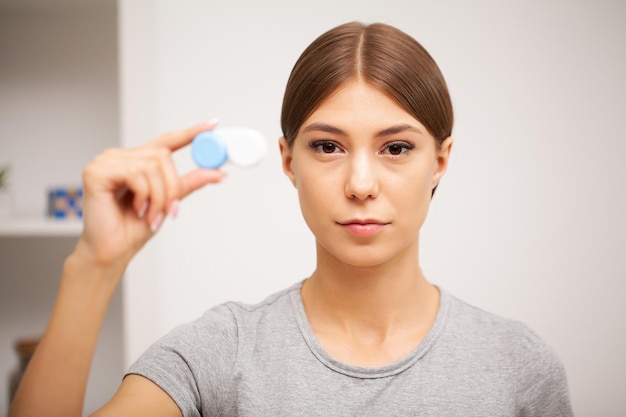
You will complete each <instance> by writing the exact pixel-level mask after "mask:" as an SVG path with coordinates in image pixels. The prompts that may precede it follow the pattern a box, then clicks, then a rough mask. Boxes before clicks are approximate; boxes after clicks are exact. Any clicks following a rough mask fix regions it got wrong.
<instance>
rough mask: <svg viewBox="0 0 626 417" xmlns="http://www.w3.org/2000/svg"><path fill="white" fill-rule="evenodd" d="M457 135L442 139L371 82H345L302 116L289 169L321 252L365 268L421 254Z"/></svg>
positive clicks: (287, 151) (286, 163) (285, 149)
mask: <svg viewBox="0 0 626 417" xmlns="http://www.w3.org/2000/svg"><path fill="white" fill-rule="evenodd" d="M451 143H452V142H451V139H450V138H448V139H447V140H446V141H444V143H443V145H442V146H441V147H437V145H436V143H435V139H434V138H433V137H432V136H431V135H430V134H429V133H428V131H427V130H426V128H425V127H424V126H423V125H422V124H421V123H420V122H419V121H418V120H417V119H415V118H414V117H413V116H412V115H411V114H410V113H408V112H407V111H406V110H404V109H403V108H402V107H400V106H399V105H398V104H396V102H395V101H393V100H392V99H390V98H389V97H387V96H386V95H385V94H384V93H382V92H381V91H380V90H378V89H376V88H374V87H372V86H371V85H370V84H367V83H366V82H364V81H356V80H354V81H350V82H347V83H346V84H344V85H342V86H341V87H340V88H339V89H338V90H337V91H336V92H335V93H334V94H332V95H331V96H330V97H329V98H328V99H327V100H326V101H325V102H323V103H322V105H321V106H319V108H318V109H317V110H316V111H315V112H314V113H313V114H311V116H310V117H309V118H308V119H307V120H306V121H305V122H304V123H303V125H302V127H301V128H300V131H299V133H298V136H297V137H296V139H295V140H294V142H293V144H292V146H291V147H289V146H287V144H286V141H285V140H284V139H281V141H280V148H281V154H282V160H283V169H284V171H285V173H286V174H287V176H288V177H289V178H290V179H291V181H292V183H293V185H294V186H295V187H296V189H297V190H298V196H299V200H300V206H301V209H302V214H303V216H304V219H305V221H306V223H307V224H308V226H309V228H310V229H311V231H312V232H313V234H314V235H315V238H316V241H317V250H318V258H319V257H325V256H329V257H332V258H335V259H336V260H339V261H341V262H343V263H346V264H348V265H353V266H359V267H367V266H376V265H382V264H384V263H386V262H391V261H394V260H399V259H400V258H399V257H402V256H410V257H415V258H417V255H418V243H419V231H420V228H421V227H422V224H423V223H424V219H425V218H426V213H427V212H428V207H429V205H430V200H431V193H432V190H433V188H434V187H435V186H436V185H437V183H438V181H439V179H440V177H441V175H443V173H444V172H445V169H446V166H447V162H448V157H449V154H450V148H451Z"/></svg>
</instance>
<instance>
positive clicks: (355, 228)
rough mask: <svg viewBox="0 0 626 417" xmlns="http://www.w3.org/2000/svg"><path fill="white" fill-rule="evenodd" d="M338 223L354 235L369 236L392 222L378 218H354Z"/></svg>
mask: <svg viewBox="0 0 626 417" xmlns="http://www.w3.org/2000/svg"><path fill="white" fill-rule="evenodd" d="M337 224H338V225H340V226H341V227H343V228H344V229H345V230H346V231H348V232H349V233H350V234H352V235H355V236H359V237H367V236H373V235H375V234H377V233H379V232H381V231H382V230H383V229H384V228H385V227H386V226H388V225H389V224H391V222H384V221H381V220H377V219H352V220H348V221H341V222H337Z"/></svg>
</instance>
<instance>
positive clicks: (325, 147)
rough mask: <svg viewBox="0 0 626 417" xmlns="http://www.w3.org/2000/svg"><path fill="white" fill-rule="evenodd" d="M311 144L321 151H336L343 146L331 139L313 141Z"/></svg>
mask: <svg viewBox="0 0 626 417" xmlns="http://www.w3.org/2000/svg"><path fill="white" fill-rule="evenodd" d="M310 146H311V148H313V149H315V150H316V151H318V152H321V153H336V152H340V151H341V148H340V147H339V146H338V145H337V144H336V143H334V142H329V141H315V142H311V145H310Z"/></svg>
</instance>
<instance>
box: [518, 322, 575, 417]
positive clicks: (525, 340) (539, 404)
mask: <svg viewBox="0 0 626 417" xmlns="http://www.w3.org/2000/svg"><path fill="white" fill-rule="evenodd" d="M517 368H518V370H517V372H518V378H517V392H516V395H517V407H516V413H515V415H516V416H517V417H535V416H536V417H539V416H541V417H572V416H573V412H572V407H571V404H570V397H569V390H568V386H567V377H566V374H565V368H564V367H563V364H562V363H561V361H560V359H559V358H558V356H557V354H556V352H555V351H554V350H553V349H552V348H550V346H548V345H547V344H546V343H545V342H544V341H543V340H542V339H541V338H539V336H537V335H536V334H535V333H533V332H532V331H531V330H530V329H528V328H526V327H525V326H524V328H523V329H522V334H521V337H520V340H519V346H518V364H517Z"/></svg>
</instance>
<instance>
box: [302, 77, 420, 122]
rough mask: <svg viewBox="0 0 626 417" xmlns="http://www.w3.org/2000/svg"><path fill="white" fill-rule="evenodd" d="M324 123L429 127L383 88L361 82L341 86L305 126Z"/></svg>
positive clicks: (308, 119) (307, 120)
mask: <svg viewBox="0 0 626 417" xmlns="http://www.w3.org/2000/svg"><path fill="white" fill-rule="evenodd" d="M316 123H325V124H329V125H333V126H337V127H339V128H340V129H342V130H344V129H348V128H351V129H358V130H364V129H377V130H382V129H385V128H387V127H389V126H391V125H400V124H408V125H412V126H416V127H417V128H419V130H421V131H423V132H426V131H427V130H426V128H425V127H424V126H423V125H422V123H421V122H420V121H419V120H417V119H416V118H415V117H414V116H413V115H412V114H411V113H409V112H408V111H407V110H405V109H404V108H403V107H402V106H400V105H399V104H398V103H397V102H396V101H395V100H393V99H392V98H390V97H389V96H388V95H387V94H385V93H384V92H382V91H381V90H380V89H378V88H376V87H374V86H373V85H372V84H370V83H367V82H365V81H362V80H351V81H348V82H346V83H344V84H342V85H341V86H340V87H339V88H337V89H336V90H335V91H334V92H333V93H332V94H330V95H329V96H328V97H327V98H326V99H325V100H324V101H322V103H321V104H320V105H319V106H318V107H317V109H315V111H313V113H311V115H310V116H309V117H308V118H307V119H306V120H305V122H304V123H303V125H302V129H301V131H306V128H307V126H309V125H313V124H316Z"/></svg>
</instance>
